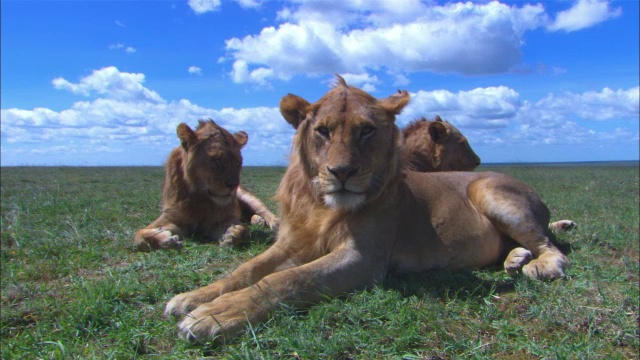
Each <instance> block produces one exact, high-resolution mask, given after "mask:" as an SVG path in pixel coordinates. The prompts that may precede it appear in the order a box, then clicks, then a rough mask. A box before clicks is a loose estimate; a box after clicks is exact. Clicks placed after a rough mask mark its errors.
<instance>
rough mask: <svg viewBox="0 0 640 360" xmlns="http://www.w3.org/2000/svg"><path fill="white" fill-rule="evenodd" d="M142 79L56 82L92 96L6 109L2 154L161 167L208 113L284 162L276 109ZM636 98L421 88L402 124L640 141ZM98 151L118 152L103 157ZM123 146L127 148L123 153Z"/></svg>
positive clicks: (508, 141)
mask: <svg viewBox="0 0 640 360" xmlns="http://www.w3.org/2000/svg"><path fill="white" fill-rule="evenodd" d="M344 76H345V77H347V78H349V81H351V82H353V83H356V82H360V83H362V84H366V83H369V82H375V81H376V80H377V79H376V78H375V77H370V76H367V75H362V74H345V75H344ZM144 79H145V76H144V74H140V73H128V72H121V71H119V70H118V69H117V68H115V67H106V68H103V69H99V70H95V71H94V72H93V73H92V74H90V75H88V76H86V77H83V78H81V79H80V81H78V82H77V83H72V82H69V81H68V80H65V79H64V78H57V79H55V80H54V81H53V82H52V83H53V85H54V87H55V88H57V89H65V90H68V91H71V92H72V93H75V94H79V95H85V96H91V97H92V98H91V99H88V100H85V101H77V102H75V103H74V104H73V105H72V106H71V107H69V108H68V109H64V110H60V111H55V110H52V109H48V108H34V109H32V110H27V109H17V108H11V109H2V110H1V113H0V117H1V118H2V122H0V135H1V136H2V154H3V156H2V161H3V164H5V163H4V161H8V160H6V159H22V162H18V164H41V163H42V161H44V160H42V159H55V160H51V161H55V162H54V163H53V164H54V165H60V164H69V163H68V161H70V160H67V159H68V156H67V155H68V154H70V153H74V154H78V157H77V158H78V159H81V160H80V161H81V164H85V165H101V164H114V162H115V163H116V164H132V165H135V164H138V165H140V164H147V165H148V164H151V165H159V164H160V163H161V162H162V161H163V160H164V158H165V157H166V156H167V154H168V153H169V152H170V150H171V149H172V148H173V147H175V146H177V145H178V141H177V138H176V134H175V131H176V127H177V125H178V124H179V123H180V122H186V123H188V124H190V125H192V126H193V125H195V124H196V123H197V120H198V119H202V118H212V119H214V120H215V121H216V122H218V123H219V124H220V125H222V126H224V127H225V128H227V129H228V130H229V131H238V130H245V131H247V132H248V133H249V138H250V139H249V143H248V145H247V146H246V147H245V149H244V151H243V155H244V158H245V163H246V164H253V165H269V164H285V163H286V155H287V154H288V152H289V148H290V146H291V139H292V136H293V129H292V128H291V126H289V124H287V123H286V122H285V121H284V120H283V119H282V116H281V115H280V112H279V110H278V108H277V107H255V108H244V109H242V108H240V109H238V108H220V109H211V108H206V107H202V106H199V105H197V104H194V103H192V102H191V101H189V100H187V99H181V100H179V101H166V100H164V99H163V98H162V97H160V95H159V94H157V93H156V92H155V91H153V90H151V89H148V88H146V87H144V86H143V85H142V84H143V83H144ZM639 95H640V94H639V87H634V88H630V89H619V90H612V89H609V88H604V89H602V90H601V91H588V92H584V93H579V94H575V93H561V94H549V95H548V96H546V97H544V98H542V99H540V100H537V101H529V100H521V99H520V95H519V94H518V92H517V91H516V90H514V89H511V88H508V87H505V86H496V87H486V88H476V89H471V90H468V91H459V92H450V91H447V90H432V91H424V90H420V91H417V92H415V93H413V94H412V100H411V102H410V103H409V105H408V106H407V108H406V109H405V111H404V112H403V113H402V114H401V115H400V116H399V118H398V121H397V123H398V125H399V126H404V125H406V124H407V123H408V122H409V121H411V120H413V119H415V118H417V117H421V116H425V117H429V118H432V117H433V116H435V115H440V116H442V117H443V118H444V119H446V120H449V121H451V122H452V123H453V124H454V125H456V126H457V127H459V128H460V129H461V131H462V132H463V133H464V134H465V135H466V136H467V137H468V138H469V140H470V142H471V143H472V145H473V146H485V147H489V146H502V147H505V149H509V147H511V146H533V145H538V144H576V145H580V146H587V145H590V144H603V143H609V144H613V143H616V144H617V143H628V144H629V143H631V144H633V142H634V141H635V142H636V143H637V141H638V133H637V130H636V129H637V128H636V129H634V127H633V126H631V125H629V127H630V128H627V127H626V126H625V125H624V124H625V122H628V123H629V124H632V123H633V122H634V121H637V119H638V116H639V110H638V108H639V104H638V103H639V100H638V99H639ZM309 100H310V101H314V100H315V99H309ZM603 121H607V122H610V123H611V124H615V125H612V126H611V128H610V129H606V128H605V127H602V126H600V124H602V123H603ZM602 129H605V130H602ZM99 149H103V150H104V151H107V152H109V154H114V155H113V156H111V155H104V154H103V151H100V150H99ZM118 149H126V151H122V153H119V152H117V151H118ZM507 151H508V150H507ZM138 153H139V155H132V154H138ZM117 154H121V155H117ZM4 155H7V156H8V157H7V158H5V157H4ZM114 159H116V160H114ZM65 161H67V162H65ZM109 161H111V162H109ZM135 161H138V163H135ZM13 164H16V163H13ZM73 164H77V163H73Z"/></svg>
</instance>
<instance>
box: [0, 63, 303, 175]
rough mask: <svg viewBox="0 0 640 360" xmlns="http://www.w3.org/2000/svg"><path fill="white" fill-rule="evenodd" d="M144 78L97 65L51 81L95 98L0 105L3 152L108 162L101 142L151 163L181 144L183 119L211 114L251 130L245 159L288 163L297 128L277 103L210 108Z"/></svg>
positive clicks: (231, 125)
mask: <svg viewBox="0 0 640 360" xmlns="http://www.w3.org/2000/svg"><path fill="white" fill-rule="evenodd" d="M144 78H145V76H144V74H139V73H127V72H120V71H119V70H118V69H117V68H115V67H107V68H103V69H100V70H95V71H94V72H93V73H92V74H91V75H89V76H86V77H84V78H82V79H80V81H79V82H78V83H72V82H69V81H67V80H65V79H63V78H57V79H54V80H53V81H52V83H53V85H54V87H55V88H57V89H64V90H69V91H71V92H72V93H75V94H79V95H85V96H90V95H92V94H94V93H95V94H97V95H98V97H97V98H95V99H92V100H90V101H78V102H75V103H74V104H73V105H72V106H71V107H70V108H69V109H65V110H62V111H54V110H52V109H47V108H35V109H33V110H26V109H16V108H11V109H2V110H1V115H0V116H1V117H2V122H0V127H1V129H0V133H1V136H2V144H3V145H7V146H11V148H7V146H4V147H3V150H2V151H3V154H4V153H7V154H18V153H20V154H23V155H22V156H23V158H25V156H26V154H32V155H33V156H43V155H46V154H50V155H51V156H54V155H56V154H57V155H59V158H62V159H64V156H62V155H64V154H67V153H69V152H70V151H71V149H73V152H75V153H78V154H84V155H83V156H84V159H86V160H85V161H87V162H89V164H100V161H106V160H104V159H103V156H101V155H100V154H99V153H100V152H99V151H98V147H97V146H98V145H100V146H108V147H109V148H111V149H125V148H129V147H132V146H136V147H137V148H140V149H141V150H142V151H144V152H145V153H152V154H154V157H151V158H150V160H148V161H155V162H152V163H151V164H158V165H159V164H160V163H161V162H162V161H163V160H164V156H166V155H167V154H168V153H169V152H170V151H171V149H172V148H173V147H174V146H177V145H178V141H177V138H176V127H177V125H178V124H179V123H181V122H186V123H188V124H190V125H192V126H195V125H197V120H198V119H203V118H212V119H214V120H215V121H216V122H217V123H218V124H220V125H221V126H223V127H225V128H227V129H228V130H229V131H238V130H245V131H247V132H249V135H250V141H249V144H248V145H247V147H246V148H245V149H247V150H246V151H248V154H246V156H245V159H247V161H251V162H252V163H253V164H265V165H266V164H268V163H269V162H270V163H272V164H273V163H274V161H275V163H280V164H282V163H284V161H286V158H285V156H284V154H285V153H286V151H287V149H288V147H289V146H290V144H291V137H292V135H293V129H292V128H291V127H290V126H289V125H288V124H287V123H286V122H285V121H284V120H283V119H282V116H281V115H280V111H279V110H278V108H276V107H273V108H266V107H259V108H248V109H233V108H223V109H209V108H204V107H201V106H198V105H197V104H193V103H192V102H190V101H189V100H187V99H181V100H179V101H166V100H164V99H162V98H161V97H160V95H158V94H157V93H156V92H155V91H153V90H150V89H148V88H146V87H144V86H143V85H142V83H143V82H144ZM43 144H49V145H48V146H42V145H43ZM87 153H89V154H87ZM145 156H147V155H145ZM147 157H148V156H147ZM273 159H276V160H273ZM30 161H31V160H30ZM120 161H125V163H129V162H130V161H131V160H130V159H125V158H123V159H121V160H120ZM265 161H267V163H265ZM146 164H149V162H146Z"/></svg>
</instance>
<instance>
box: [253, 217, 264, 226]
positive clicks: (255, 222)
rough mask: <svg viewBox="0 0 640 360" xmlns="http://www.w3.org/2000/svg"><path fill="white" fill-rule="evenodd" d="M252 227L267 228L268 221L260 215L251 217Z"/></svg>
mask: <svg viewBox="0 0 640 360" xmlns="http://www.w3.org/2000/svg"><path fill="white" fill-rule="evenodd" d="M251 225H258V226H267V220H265V219H264V218H263V217H262V216H260V215H253V216H252V217H251Z"/></svg>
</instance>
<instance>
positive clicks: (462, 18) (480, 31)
mask: <svg viewBox="0 0 640 360" xmlns="http://www.w3.org/2000/svg"><path fill="white" fill-rule="evenodd" d="M619 14H620V10H619V9H615V10H612V9H610V6H609V3H608V2H607V1H605V0H578V2H577V3H576V4H575V5H574V7H572V8H571V9H569V10H567V11H564V12H561V13H559V14H558V15H557V17H556V19H555V22H553V21H551V20H550V15H549V14H548V13H547V12H546V10H545V8H544V6H543V5H542V4H540V3H538V4H535V5H531V4H522V3H518V2H516V3H515V5H512V6H510V5H507V4H503V3H500V2H498V1H491V2H487V3H474V2H451V3H445V4H443V5H437V4H436V3H435V2H422V1H419V0H402V1H400V0H371V1H361V0H296V1H289V2H284V5H283V7H282V9H281V10H280V11H279V12H278V15H277V20H278V21H279V22H280V23H279V24H277V25H276V26H268V27H265V28H263V29H262V30H261V31H260V33H258V34H253V35H248V36H245V37H243V38H231V39H228V40H227V41H226V49H227V57H228V59H230V60H232V62H233V67H232V70H231V76H232V78H233V79H234V81H236V82H260V83H261V84H262V85H264V83H265V82H268V81H273V80H275V79H289V78H291V77H292V76H294V75H297V74H306V75H315V74H328V73H329V74H330V73H335V72H338V73H352V74H364V73H368V72H372V71H377V70H380V69H386V70H387V71H389V72H392V73H395V74H406V73H411V72H420V71H430V72H436V73H460V74H465V75H474V74H494V73H504V72H509V71H513V70H517V68H518V66H520V65H521V64H520V61H521V48H522V45H523V44H524V42H525V39H524V34H525V33H526V32H527V31H531V30H534V29H538V28H547V29H550V30H553V31H556V30H561V29H562V30H566V31H573V30H578V29H582V28H586V27H589V26H593V25H595V24H597V23H599V22H602V21H605V20H607V19H610V18H613V17H615V16H618V15H619ZM257 68H260V69H265V70H261V73H262V74H263V75H265V73H266V70H267V69H268V70H270V72H269V73H268V74H266V76H249V74H251V73H252V72H253V71H254V70H255V69H257ZM404 79H406V77H405V76H404V75H402V76H399V77H398V83H403V82H404ZM368 87H369V88H371V87H372V84H370V85H368Z"/></svg>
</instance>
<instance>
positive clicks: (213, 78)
mask: <svg viewBox="0 0 640 360" xmlns="http://www.w3.org/2000/svg"><path fill="white" fill-rule="evenodd" d="M638 3H639V2H638V1H637V0H619V1H613V0H612V1H609V0H567V1H560V0H558V1H543V2H533V1H532V2H527V1H526V0H525V1H520V0H518V1H493V2H487V1H481V2H455V1H451V2H442V1H431V0H426V1H420V0H368V1H364V0H278V1H258V0H189V1H168V0H167V1H127V0H121V1H90V0H87V1H58V0H48V1H29V0H23V1H18V0H3V1H2V2H1V3H0V4H1V5H0V6H1V17H2V18H1V37H2V38H1V62H0V65H1V92H0V102H1V114H0V120H1V121H0V124H1V131H0V135H1V154H0V163H1V165H2V166H14V165H54V166H57V165H69V166H111V165H117V166H119V165H122V166H128V165H162V164H163V162H164V161H165V160H166V158H167V156H168V154H169V153H170V151H171V149H172V148H174V147H175V146H178V145H179V140H178V138H177V135H176V127H177V125H178V124H180V123H181V122H185V123H187V124H188V125H190V126H192V127H195V126H196V125H197V123H198V119H206V118H211V119H213V120H214V121H216V122H217V123H218V124H220V125H221V126H223V127H225V128H226V129H227V130H229V131H231V132H235V131H239V130H244V131H246V132H247V133H248V134H249V142H248V143H247V145H246V146H245V147H244V149H243V157H244V164H245V165H286V164H287V162H288V155H289V153H290V146H291V140H292V137H293V134H294V130H293V129H292V128H291V126H290V125H289V124H287V123H286V121H285V120H284V119H283V118H282V116H281V115H280V112H279V110H278V103H279V101H280V99H281V98H282V97H283V96H284V95H286V94H288V93H293V94H296V95H298V96H301V97H303V98H305V99H307V100H308V101H309V102H315V101H317V100H318V99H319V98H320V97H321V96H322V95H323V94H324V93H325V92H327V91H328V90H329V89H330V87H331V86H332V84H333V83H334V74H340V75H341V76H343V77H344V78H345V79H346V80H347V82H348V83H349V84H350V85H353V86H357V87H360V88H362V89H364V90H366V91H368V92H369V93H371V94H372V95H373V96H375V97H377V98H384V97H387V96H389V95H392V94H394V93H395V92H396V91H397V90H399V89H403V90H407V91H409V93H410V94H411V97H412V99H411V102H410V103H409V105H408V106H407V107H406V108H405V109H404V111H403V112H402V113H401V114H400V115H398V116H397V120H396V123H397V125H398V126H400V127H403V126H405V125H407V124H408V123H409V122H410V121H412V120H413V119H416V118H419V117H427V118H433V117H435V116H436V115H439V116H440V117H442V118H443V119H445V120H448V121H449V122H451V123H452V124H454V125H455V126H456V127H457V128H458V129H459V130H460V131H461V132H462V133H463V134H464V135H465V136H466V137H467V138H468V139H469V142H470V144H471V146H472V147H473V148H474V150H475V151H476V153H477V154H478V155H479V156H480V158H481V159H482V161H483V163H501V162H568V161H615V160H637V159H638V158H639V145H638V142H639V130H638V124H639V106H640V104H639V103H640V98H639V58H638V54H639V38H638V33H639V32H640V31H639V13H640V10H639V6H638Z"/></svg>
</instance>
